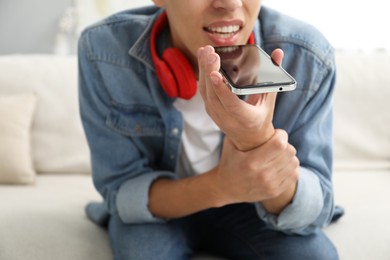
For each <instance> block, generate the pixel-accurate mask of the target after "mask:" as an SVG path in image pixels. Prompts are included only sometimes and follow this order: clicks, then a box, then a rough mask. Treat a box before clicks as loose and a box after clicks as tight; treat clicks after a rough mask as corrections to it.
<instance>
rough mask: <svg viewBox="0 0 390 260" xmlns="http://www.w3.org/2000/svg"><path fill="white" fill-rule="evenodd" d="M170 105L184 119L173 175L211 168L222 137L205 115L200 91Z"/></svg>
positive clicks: (194, 172) (218, 153)
mask: <svg viewBox="0 0 390 260" xmlns="http://www.w3.org/2000/svg"><path fill="white" fill-rule="evenodd" d="M173 105H174V106H175V108H176V109H177V110H179V111H180V112H181V113H182V116H183V120H184V131H183V135H182V140H181V147H180V156H179V160H178V162H177V166H176V173H177V174H178V175H179V176H180V177H185V176H192V175H195V174H201V173H204V172H206V171H208V170H210V169H212V168H213V167H214V166H216V165H217V163H218V160H219V157H220V150H221V140H222V138H221V136H222V135H221V131H220V129H219V127H218V126H217V125H216V124H215V123H214V121H213V120H212V119H211V118H210V117H209V115H208V114H207V112H206V110H205V107H204V102H203V99H202V97H201V95H200V92H199V90H198V91H197V93H196V95H195V96H194V97H193V98H191V99H190V100H185V99H181V98H178V99H176V101H175V102H174V104H173Z"/></svg>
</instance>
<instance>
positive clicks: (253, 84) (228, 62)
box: [215, 44, 297, 95]
mask: <svg viewBox="0 0 390 260" xmlns="http://www.w3.org/2000/svg"><path fill="white" fill-rule="evenodd" d="M215 52H216V53H218V55H219V56H220V57H221V69H220V72H221V74H222V75H223V77H224V79H225V81H226V84H227V85H228V86H229V87H230V89H231V91H232V92H233V93H235V94H237V95H250V94H260V93H269V92H284V91H290V90H294V89H295V88H296V85H297V83H296V81H295V79H294V78H293V77H292V76H291V75H290V74H288V73H287V72H286V71H285V70H284V69H283V68H282V67H281V66H279V65H277V64H275V63H274V62H273V61H272V59H271V57H270V56H269V55H268V54H267V53H266V52H265V51H264V50H263V49H261V48H260V47H259V46H257V45H255V44H248V45H234V46H221V47H215Z"/></svg>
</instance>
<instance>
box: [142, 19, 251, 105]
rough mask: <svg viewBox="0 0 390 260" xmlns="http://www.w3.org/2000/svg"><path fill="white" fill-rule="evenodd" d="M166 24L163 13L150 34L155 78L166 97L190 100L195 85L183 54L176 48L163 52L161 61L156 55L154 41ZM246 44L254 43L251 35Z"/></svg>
mask: <svg viewBox="0 0 390 260" xmlns="http://www.w3.org/2000/svg"><path fill="white" fill-rule="evenodd" d="M167 24H168V18H167V14H166V12H163V13H161V15H160V16H159V17H158V18H157V20H156V22H155V23H154V25H153V28H152V32H151V38H150V51H151V55H152V59H153V63H154V67H155V69H156V73H157V77H158V79H159V81H160V84H161V85H162V87H163V89H164V91H165V92H166V93H167V94H168V96H170V97H172V98H176V97H180V98H183V99H191V98H192V97H193V96H194V95H195V94H196V89H197V83H196V77H195V74H194V71H193V69H192V66H191V64H190V62H189V61H188V60H187V58H186V57H185V56H184V54H183V53H181V51H180V50H179V49H177V48H167V49H166V50H164V52H163V54H162V56H161V59H160V58H159V57H158V54H157V50H156V39H157V36H158V34H159V33H160V32H161V31H162V30H163V29H164V28H165V26H166V25H167ZM248 43H249V44H254V43H255V39H254V35H253V33H252V34H251V35H250V37H249V40H248Z"/></svg>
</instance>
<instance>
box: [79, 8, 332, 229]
mask: <svg viewBox="0 0 390 260" xmlns="http://www.w3.org/2000/svg"><path fill="white" fill-rule="evenodd" d="M160 12H161V9H159V8H157V7H154V6H153V7H152V6H151V7H143V8H139V9H133V10H127V11H123V12H121V13H118V14H115V15H112V16H110V17H108V18H107V19H105V20H103V21H101V22H99V23H97V24H94V25H92V26H90V27H88V28H87V29H85V30H84V32H83V33H82V35H81V37H80V40H79V98H80V113H81V119H82V123H83V127H84V130H85V133H86V136H87V140H88V144H89V147H90V152H91V160H92V171H93V173H92V174H93V181H94V185H95V187H96V189H97V190H98V191H99V193H100V194H101V195H102V197H103V199H104V204H102V205H103V206H104V208H100V209H103V211H104V212H108V213H109V214H118V215H119V217H120V218H121V219H122V221H123V222H124V223H129V224H137V223H154V222H164V221H168V220H165V219H161V218H158V217H155V216H153V215H152V214H151V212H150V211H149V209H148V193H149V188H150V185H151V184H152V182H153V181H154V180H156V179H157V178H171V179H175V178H178V176H176V174H175V166H176V162H177V159H178V158H179V156H178V155H179V154H178V153H179V152H180V151H179V147H180V140H181V134H182V132H183V119H182V116H181V113H180V112H179V111H177V110H176V109H175V108H174V106H173V102H174V101H175V99H174V98H170V97H168V96H167V95H166V94H165V92H164V91H163V89H162V87H161V86H160V84H159V81H158V79H157V77H156V73H155V70H154V66H153V62H152V59H151V54H150V50H149V41H150V31H151V28H152V26H153V23H154V20H155V19H156V17H157V16H158V15H159V14H160ZM254 33H255V38H256V40H257V43H259V44H260V45H261V46H262V48H264V49H265V50H266V51H267V52H268V53H271V51H272V50H274V49H275V48H281V49H283V50H284V53H285V56H284V59H283V67H284V68H285V69H286V70H287V71H288V72H289V73H290V74H291V75H292V76H293V77H295V79H296V80H297V83H298V84H297V88H296V90H294V91H290V92H285V93H279V94H278V97H277V101H276V107H275V112H274V119H273V123H274V126H275V128H281V129H284V130H285V131H287V132H288V134H289V142H290V143H291V144H292V145H293V146H294V147H295V148H296V149H297V156H298V158H299V160H300V175H299V176H300V177H299V180H298V186H297V191H296V194H295V196H294V198H293V201H292V202H291V204H289V205H288V206H287V207H286V208H285V209H284V210H283V211H282V212H281V213H280V214H279V215H278V216H276V215H272V214H270V213H268V212H267V211H266V210H265V209H264V208H263V207H262V205H261V203H254V206H255V207H256V210H257V213H258V215H259V217H260V218H261V219H262V220H264V221H266V222H267V223H269V225H270V226H271V227H273V228H274V229H276V230H280V231H282V232H285V233H289V234H309V233H312V232H313V231H315V230H316V229H317V228H321V227H323V226H325V225H327V224H328V223H329V222H330V220H331V217H332V214H333V208H334V206H333V190H332V182H331V175H332V92H333V88H334V85H335V63H334V53H333V48H332V47H331V46H330V44H329V43H328V42H327V40H326V39H325V38H324V37H323V35H322V34H321V33H319V32H318V31H317V30H316V29H314V28H313V27H312V26H310V25H308V24H306V23H303V22H301V21H298V20H295V19H293V18H291V17H287V16H285V15H282V14H280V13H278V12H276V11H274V10H272V9H269V8H267V7H264V6H263V7H262V9H261V12H260V14H259V17H258V22H257V24H256V26H255V30H254ZM159 38H162V39H159V42H158V45H159V48H163V46H167V43H168V41H169V39H168V37H159ZM87 212H88V214H89V217H90V218H91V219H97V218H99V216H97V215H98V211H97V210H89V211H88V210H87Z"/></svg>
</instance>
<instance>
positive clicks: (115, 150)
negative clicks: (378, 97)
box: [79, 0, 338, 259]
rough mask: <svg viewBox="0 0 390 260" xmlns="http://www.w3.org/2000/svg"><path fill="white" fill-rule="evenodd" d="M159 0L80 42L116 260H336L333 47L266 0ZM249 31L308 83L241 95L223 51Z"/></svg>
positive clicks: (88, 121) (95, 160)
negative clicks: (233, 88) (206, 257)
mask: <svg viewBox="0 0 390 260" xmlns="http://www.w3.org/2000/svg"><path fill="white" fill-rule="evenodd" d="M154 3H155V5H156V7H147V8H142V9H137V10H131V11H126V12H123V13H121V14H117V15H114V16H112V17H109V18H108V19H106V20H104V21H102V22H101V23H98V24H96V25H94V26H91V27H90V28H88V29H86V30H85V31H84V33H83V35H82V36H81V38H80V43H79V66H80V110H81V116H82V121H83V125H84V129H85V132H86V135H87V139H88V142H89V145H90V150H91V157H92V167H93V179H94V183H95V186H96V188H97V189H98V191H99V192H100V193H101V194H102V196H103V198H104V208H103V209H102V208H101V207H99V206H96V205H95V204H94V205H92V206H90V207H88V208H87V210H88V214H89V216H90V217H91V218H92V219H94V220H96V221H97V222H101V223H102V222H105V220H106V219H107V220H108V230H109V235H110V240H111V244H112V248H113V254H114V257H115V259H188V258H189V257H190V256H191V255H192V254H193V253H194V252H196V251H206V252H210V253H214V254H217V255H220V256H224V257H228V258H237V259H337V258H338V257H337V252H336V249H335V248H334V246H333V245H332V243H331V242H330V241H329V240H328V239H327V238H326V236H325V235H324V234H323V233H322V231H321V230H320V228H321V227H323V226H325V225H327V224H328V223H329V222H330V220H331V218H332V214H333V191H332V183H331V167H332V165H331V164H332V160H331V158H332V147H331V120H332V114H331V95H332V91H333V87H334V80H335V67H334V60H333V50H332V48H331V47H330V45H329V44H328V43H327V41H326V40H325V39H324V38H323V36H322V35H321V34H320V33H319V32H317V31H316V30H315V29H314V28H312V27H310V26H309V25H307V24H304V23H302V22H299V21H297V20H294V19H291V18H288V17H286V16H283V15H281V14H279V13H277V12H275V11H273V10H270V9H267V8H265V7H261V1H260V0H240V1H239V0H202V1H200V0H199V1H189V0H154ZM260 10H261V11H260ZM251 38H254V39H255V42H256V44H258V45H260V46H261V47H263V48H264V49H265V50H266V51H268V52H272V57H273V59H274V60H275V61H276V62H277V63H279V64H281V63H282V59H283V64H284V67H285V68H286V70H287V71H289V72H290V74H292V75H293V76H294V77H295V78H296V80H297V82H298V86H297V89H296V90H294V91H292V92H288V93H283V94H278V96H277V95H276V94H275V93H273V94H262V95H251V96H248V97H246V98H244V100H243V99H240V98H239V97H237V96H236V95H234V94H233V93H231V92H230V90H229V89H228V88H227V87H226V84H225V83H224V80H223V78H222V76H221V74H220V73H219V72H218V71H219V67H220V58H219V56H218V55H217V54H216V53H215V52H214V49H213V47H212V46H225V45H237V44H246V43H247V42H248V41H250V39H251ZM281 49H283V51H284V53H285V57H284V58H283V52H282V51H281ZM98 211H99V212H100V213H102V212H103V214H98V213H99V212H98ZM106 211H107V212H108V213H109V215H108V217H107V218H106V215H105V214H104V213H105V212H106Z"/></svg>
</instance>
